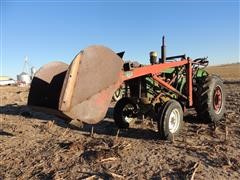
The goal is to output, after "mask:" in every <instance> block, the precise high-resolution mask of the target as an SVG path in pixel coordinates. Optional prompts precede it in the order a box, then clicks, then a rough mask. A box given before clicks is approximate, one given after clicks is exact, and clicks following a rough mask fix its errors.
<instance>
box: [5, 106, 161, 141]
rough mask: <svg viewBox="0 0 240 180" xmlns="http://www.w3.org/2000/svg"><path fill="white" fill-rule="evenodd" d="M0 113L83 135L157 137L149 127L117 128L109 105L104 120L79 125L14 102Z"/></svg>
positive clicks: (150, 138)
mask: <svg viewBox="0 0 240 180" xmlns="http://www.w3.org/2000/svg"><path fill="white" fill-rule="evenodd" d="M1 114H2V115H12V116H18V117H19V118H20V119H21V118H24V119H25V120H28V119H32V120H36V121H42V122H43V123H46V122H47V121H54V124H56V125H57V126H60V127H62V128H69V129H73V130H77V131H81V132H83V134H85V135H86V134H90V133H91V131H92V130H93V132H94V134H98V135H107V136H116V135H117V133H118V137H126V138H132V139H145V140H154V139H159V138H158V134H157V132H155V131H153V130H151V129H141V128H129V129H118V128H117V127H116V125H115V123H114V121H113V119H112V115H113V108H111V107H110V108H109V109H108V112H107V114H106V117H105V118H104V120H102V121H100V122H99V123H97V124H93V125H91V124H85V123H82V124H81V125H80V126H75V125H72V124H71V123H70V121H67V120H64V119H62V118H60V117H57V116H55V115H52V114H48V113H44V112H39V111H36V110H33V109H32V108H30V107H28V106H26V105H18V104H16V103H14V104H7V105H5V106H0V115H1ZM3 117H4V116H3ZM3 120H5V118H3ZM6 120H7V118H6ZM118 130H119V131H118ZM1 131H2V132H3V131H4V130H3V129H2V130H1Z"/></svg>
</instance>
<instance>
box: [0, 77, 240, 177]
mask: <svg viewBox="0 0 240 180" xmlns="http://www.w3.org/2000/svg"><path fill="white" fill-rule="evenodd" d="M231 79H232V77H231ZM235 80H240V79H236V78H235ZM225 90H226V100H227V102H226V109H227V112H226V114H225V116H224V118H223V119H222V121H221V123H220V124H219V125H217V126H214V125H213V124H206V123H203V119H197V118H196V114H195V111H194V110H190V112H189V113H188V114H185V116H184V121H185V126H184V130H183V132H182V134H181V135H180V136H179V137H175V138H174V139H173V140H172V141H163V140H159V139H158V136H157V132H156V125H155V124H154V123H152V122H151V121H147V120H145V121H143V122H141V121H140V122H138V123H135V124H133V125H132V127H131V128H130V129H128V130H120V131H119V130H118V129H117V128H116V126H115V125H114V123H113V120H112V108H111V107H113V105H114V104H112V105H111V107H109V112H108V114H107V116H106V118H105V119H104V120H103V121H101V122H100V123H99V124H96V125H93V126H92V125H86V124H80V123H79V124H77V122H72V123H68V122H66V121H64V120H63V119H60V118H57V117H55V116H53V115H49V114H47V113H43V112H37V111H34V110H31V109H29V108H28V107H27V106H26V102H27V96H28V88H20V87H0V92H1V93H0V97H1V102H0V103H1V107H0V108H1V109H0V120H1V127H0V143H1V145H0V162H1V164H0V179H191V178H194V179H240V108H239V107H240V84H239V83H230V84H229V83H228V84H225Z"/></svg>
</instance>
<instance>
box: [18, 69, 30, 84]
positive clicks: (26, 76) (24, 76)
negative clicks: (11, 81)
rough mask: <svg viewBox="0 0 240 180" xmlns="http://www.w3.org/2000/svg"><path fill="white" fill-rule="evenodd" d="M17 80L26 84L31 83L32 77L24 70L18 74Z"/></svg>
mask: <svg viewBox="0 0 240 180" xmlns="http://www.w3.org/2000/svg"><path fill="white" fill-rule="evenodd" d="M17 80H18V82H20V83H24V84H30V83H31V77H30V75H29V74H27V73H25V72H22V73H21V74H19V75H17Z"/></svg>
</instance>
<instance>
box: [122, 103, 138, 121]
mask: <svg viewBox="0 0 240 180" xmlns="http://www.w3.org/2000/svg"><path fill="white" fill-rule="evenodd" d="M134 109H135V108H134V106H133V105H132V104H127V105H126V106H125V107H124V108H123V113H122V117H123V119H124V121H126V122H127V123H130V122H132V121H133V120H134V117H133V111H134Z"/></svg>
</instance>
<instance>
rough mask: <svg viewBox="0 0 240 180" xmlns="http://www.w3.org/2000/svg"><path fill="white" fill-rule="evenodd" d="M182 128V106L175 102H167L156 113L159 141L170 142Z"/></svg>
mask: <svg viewBox="0 0 240 180" xmlns="http://www.w3.org/2000/svg"><path fill="white" fill-rule="evenodd" d="M182 127H183V110H182V106H181V105H180V104H179V102H177V101H176V100H173V99H171V100H169V101H167V102H166V103H165V104H164V105H163V106H162V107H161V108H160V110H159V112H158V132H159V134H160V138H161V139H168V140H171V139H172V137H173V136H175V135H178V134H179V133H180V131H181V130H182Z"/></svg>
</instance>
